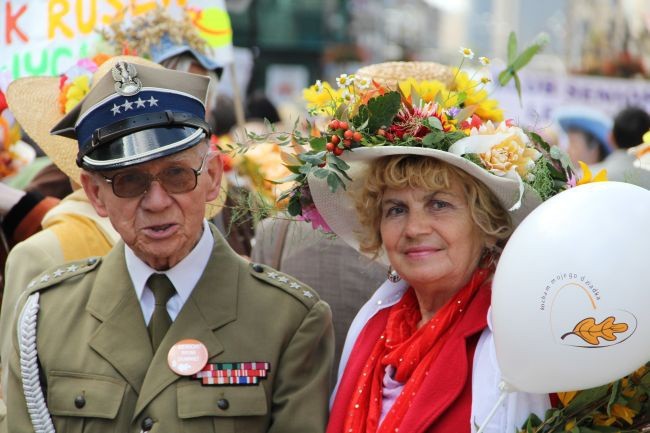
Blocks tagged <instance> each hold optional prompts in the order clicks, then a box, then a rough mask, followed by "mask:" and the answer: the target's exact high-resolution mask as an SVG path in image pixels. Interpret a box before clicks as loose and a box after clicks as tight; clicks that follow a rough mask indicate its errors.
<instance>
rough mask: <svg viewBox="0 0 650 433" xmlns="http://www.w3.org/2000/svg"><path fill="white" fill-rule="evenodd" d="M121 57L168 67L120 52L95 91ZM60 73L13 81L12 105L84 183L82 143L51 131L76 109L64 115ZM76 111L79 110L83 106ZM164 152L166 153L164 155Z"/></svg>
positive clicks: (97, 77)
mask: <svg viewBox="0 0 650 433" xmlns="http://www.w3.org/2000/svg"><path fill="white" fill-rule="evenodd" d="M119 61H122V62H128V63H130V64H134V65H140V66H144V67H145V68H149V69H153V70H159V71H163V70H164V71H167V70H165V68H163V67H162V66H160V65H158V64H156V63H153V62H151V61H148V60H145V59H142V58H140V57H134V56H116V57H113V58H111V59H109V60H108V61H106V62H105V63H104V64H102V65H101V66H100V67H99V68H98V70H97V71H96V72H95V73H94V74H93V80H92V83H93V85H92V87H91V92H92V91H93V89H95V87H96V86H97V84H98V83H100V82H101V78H102V77H106V76H107V75H110V74H109V72H110V71H111V68H112V67H113V66H114V65H115V64H117V63H118V62H119ZM59 82H60V78H59V77H26V78H20V79H17V80H15V81H13V82H12V83H11V84H10V85H9V88H8V89H7V101H8V103H9V108H10V109H11V111H12V113H13V114H14V116H15V117H16V120H17V121H18V123H19V124H20V125H21V126H22V128H23V129H24V130H25V132H26V133H27V134H28V135H29V136H30V137H31V138H32V139H33V140H34V141H35V142H36V143H38V145H39V147H40V148H41V149H42V150H43V151H44V152H45V153H46V154H47V156H48V157H49V158H50V159H51V160H52V162H54V164H56V165H57V166H58V167H59V168H60V169H61V171H63V172H64V173H65V174H66V175H68V176H69V177H70V179H72V180H73V181H75V182H76V183H78V184H80V174H81V169H80V168H79V167H78V166H77V164H76V159H77V153H78V151H79V144H78V142H77V140H75V139H74V138H71V137H70V136H62V135H51V134H50V131H51V130H52V129H53V128H54V127H55V126H56V125H59V124H61V122H62V121H63V120H64V118H65V117H70V116H71V114H73V113H72V112H70V113H68V115H66V116H64V115H63V113H62V112H61V110H60V107H59V104H58V103H57V101H58V99H59V93H60V89H59ZM83 103H84V101H82V102H81V103H80V104H79V106H77V107H75V109H74V110H73V111H77V112H79V110H81V108H80V106H81V105H83ZM161 156H162V155H161ZM224 187H225V183H223V182H222V188H221V189H222V193H221V194H220V196H219V197H218V198H217V199H216V200H214V201H213V202H211V203H208V204H206V217H207V218H210V217H212V216H214V215H216V214H217V213H219V211H220V210H221V208H222V205H223V203H224V202H225V196H226V192H225V188H224Z"/></svg>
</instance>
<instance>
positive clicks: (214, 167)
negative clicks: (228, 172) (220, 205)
mask: <svg viewBox="0 0 650 433" xmlns="http://www.w3.org/2000/svg"><path fill="white" fill-rule="evenodd" d="M207 158H208V159H207V161H205V166H206V170H205V174H207V177H208V178H209V181H210V186H209V188H208V193H207V196H206V202H210V201H212V200H214V199H216V198H217V197H218V196H219V192H220V191H221V180H222V176H223V162H222V161H221V153H220V152H219V151H212V152H210V155H208V157H207Z"/></svg>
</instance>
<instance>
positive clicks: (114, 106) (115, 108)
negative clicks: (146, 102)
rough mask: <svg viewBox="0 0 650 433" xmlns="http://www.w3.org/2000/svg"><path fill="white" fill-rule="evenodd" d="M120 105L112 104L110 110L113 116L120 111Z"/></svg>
mask: <svg viewBox="0 0 650 433" xmlns="http://www.w3.org/2000/svg"><path fill="white" fill-rule="evenodd" d="M120 107H121V105H116V104H113V108H111V111H112V112H113V116H116V115H118V114H120V113H121V111H120Z"/></svg>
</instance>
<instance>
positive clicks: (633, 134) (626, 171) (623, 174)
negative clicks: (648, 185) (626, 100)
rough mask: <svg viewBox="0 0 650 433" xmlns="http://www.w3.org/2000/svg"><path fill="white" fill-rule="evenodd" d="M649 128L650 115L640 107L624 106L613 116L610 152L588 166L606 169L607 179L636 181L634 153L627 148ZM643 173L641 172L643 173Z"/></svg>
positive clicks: (637, 178) (593, 169)
mask: <svg viewBox="0 0 650 433" xmlns="http://www.w3.org/2000/svg"><path fill="white" fill-rule="evenodd" d="M648 130H650V115H648V113H647V112H646V111H645V110H644V109H643V108H640V107H626V108H624V109H623V110H621V111H620V112H619V113H618V114H617V115H616V117H614V125H613V127H612V131H611V135H610V144H611V147H612V149H613V150H612V153H610V154H609V155H607V157H606V158H605V159H604V160H603V161H601V162H599V163H596V164H593V165H592V166H591V167H590V168H591V170H592V172H594V173H597V172H599V171H600V170H603V169H604V170H607V179H608V180H614V181H619V182H631V183H635V184H636V183H638V181H639V177H640V173H639V171H638V169H636V168H635V167H634V166H633V162H634V159H635V157H634V155H632V154H630V153H629V152H628V149H630V148H632V147H634V146H637V145H638V144H639V143H641V142H642V141H643V134H645V133H646V132H648ZM644 174H645V173H643V175H644Z"/></svg>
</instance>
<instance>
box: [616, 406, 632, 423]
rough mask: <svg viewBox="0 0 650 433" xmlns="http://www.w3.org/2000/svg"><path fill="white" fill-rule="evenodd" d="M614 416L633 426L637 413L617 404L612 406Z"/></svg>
mask: <svg viewBox="0 0 650 433" xmlns="http://www.w3.org/2000/svg"><path fill="white" fill-rule="evenodd" d="M612 415H613V416H615V417H616V418H618V419H622V420H624V421H625V422H627V423H628V424H632V423H633V422H634V416H635V415H636V411H635V410H633V409H630V408H629V407H627V406H623V405H622V404H618V403H616V404H613V405H612Z"/></svg>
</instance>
